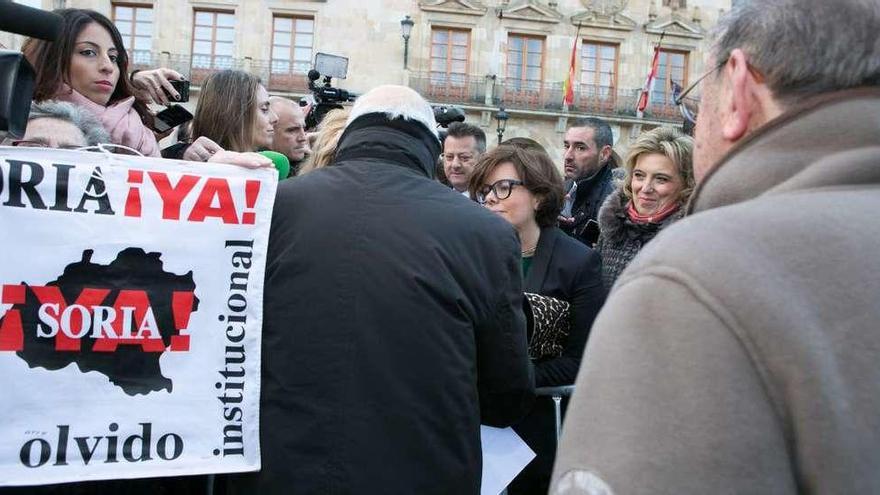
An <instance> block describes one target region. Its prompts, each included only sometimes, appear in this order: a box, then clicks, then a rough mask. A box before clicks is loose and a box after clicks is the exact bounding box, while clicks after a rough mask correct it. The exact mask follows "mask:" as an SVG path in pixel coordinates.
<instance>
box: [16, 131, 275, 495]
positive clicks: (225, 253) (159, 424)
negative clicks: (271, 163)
mask: <svg viewBox="0 0 880 495" xmlns="http://www.w3.org/2000/svg"><path fill="white" fill-rule="evenodd" d="M277 177H278V175H277V172H276V171H275V170H274V169H261V170H248V169H244V168H240V167H235V166H231V165H220V164H217V165H215V164H206V163H198V164H196V163H191V162H180V161H170V160H161V159H156V158H142V157H133V156H122V155H111V154H109V153H101V152H98V153H95V152H81V151H64V150H47V149H19V148H10V147H0V232H3V238H4V241H5V242H3V250H2V255H0V256H2V257H0V376H2V377H3V379H2V381H3V384H2V385H0V417H2V418H3V420H2V421H0V438H2V441H0V486H8V485H38V484H48V483H60V482H69V481H81V480H98V479H111V478H135V477H154V476H179V475H191V474H204V473H220V472H244V471H255V470H257V469H259V467H260V450H259V392H260V391H259V383H260V340H261V327H262V307H263V274H264V270H265V263H266V258H265V256H266V244H267V242H268V235H269V221H270V217H271V214H272V205H273V202H274V196H275V189H276V187H277V183H278V179H277Z"/></svg>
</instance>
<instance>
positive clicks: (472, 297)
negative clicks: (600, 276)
mask: <svg viewBox="0 0 880 495" xmlns="http://www.w3.org/2000/svg"><path fill="white" fill-rule="evenodd" d="M435 127H436V126H435V123H434V117H433V113H432V111H431V108H430V106H429V105H428V104H427V102H425V100H424V99H422V98H421V97H420V96H419V95H418V94H417V93H415V92H414V91H412V90H411V89H408V88H404V87H400V86H382V87H379V88H376V89H374V90H373V91H370V92H369V93H367V94H366V95H364V96H362V97H360V98H359V99H358V101H357V103H356V104H355V105H354V107H353V108H352V113H351V115H350V117H349V124H348V126H347V128H346V130H345V131H344V133H343V135H342V136H341V138H340V140H339V147H338V149H337V153H336V161H335V163H334V164H333V165H332V166H329V167H325V168H322V169H320V170H317V171H315V172H312V173H310V174H307V175H305V176H302V177H299V178H295V179H292V180H288V181H285V182H283V183H281V185H280V187H279V189H278V196H277V198H276V202H275V210H274V215H273V220H272V234H271V237H270V240H269V252H268V261H267V266H266V287H265V295H266V296H265V306H264V311H265V317H264V326H263V343H264V345H263V351H262V352H263V356H262V359H263V361H262V363H263V366H262V397H261V411H260V412H261V417H260V435H261V440H260V441H261V451H262V471H261V472H259V473H254V474H246V475H234V476H230V477H229V479H228V486H227V487H228V489H229V493H264V494H266V493H284V494H300V493H314V494H325V493H383V494H394V493H400V494H411V493H419V494H431V493H434V494H450V493H455V494H476V493H479V491H480V476H481V465H482V464H481V450H480V423H481V422H482V423H484V424H488V425H493V426H499V427H503V426H509V425H511V424H513V423H515V422H516V421H518V420H519V419H520V418H521V417H522V416H523V415H524V414H525V413H526V412H527V411H528V410H529V407H530V406H531V403H532V400H533V395H534V390H533V388H534V386H533V371H532V368H531V365H530V363H529V360H528V355H527V348H526V331H525V318H524V316H523V314H522V281H521V275H520V250H519V242H518V240H517V237H516V235H515V233H514V231H513V229H512V228H511V227H510V225H508V224H507V222H505V221H504V220H502V219H501V218H499V217H498V216H496V215H494V214H492V213H491V212H489V211H486V210H485V209H483V208H481V207H480V206H479V205H477V204H476V203H473V202H470V201H462V200H461V197H460V196H459V195H458V193H456V192H455V191H452V190H450V189H449V188H447V187H444V186H443V185H441V184H440V183H438V182H435V181H433V180H432V177H433V174H434V169H435V163H436V159H437V157H438V156H439V155H440V142H439V140H438V139H437V133H436V129H435Z"/></svg>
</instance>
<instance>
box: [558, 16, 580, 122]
mask: <svg viewBox="0 0 880 495" xmlns="http://www.w3.org/2000/svg"><path fill="white" fill-rule="evenodd" d="M580 35H581V25H580V24H578V30H577V33H576V34H575V36H574V42H572V44H571V61H570V62H569V64H568V77H567V78H566V79H565V83H563V85H562V104H563V105H567V106H571V105H572V104H574V80H575V61H576V57H577V45H578V37H579V36H580Z"/></svg>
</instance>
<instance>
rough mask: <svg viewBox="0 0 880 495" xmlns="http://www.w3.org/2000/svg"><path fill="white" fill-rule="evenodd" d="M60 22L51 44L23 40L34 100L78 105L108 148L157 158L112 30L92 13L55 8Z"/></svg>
mask: <svg viewBox="0 0 880 495" xmlns="http://www.w3.org/2000/svg"><path fill="white" fill-rule="evenodd" d="M55 13H57V14H59V15H60V16H61V17H62V19H63V21H62V24H61V30H60V32H59V34H58V38H57V39H56V41H44V40H39V39H35V38H29V39H28V40H27V41H25V43H24V45H23V46H22V52H23V53H24V55H25V57H26V58H27V60H28V61H29V62H30V63H31V65H33V66H34V69H35V72H36V84H35V88H34V100H35V101H37V102H42V101H45V100H59V101H66V102H69V103H73V104H74V105H77V106H79V107H82V108H84V109H86V110H87V111H89V112H90V113H92V114H93V115H95V116H96V117H97V118H98V119H100V120H101V123H102V124H103V125H104V128H105V129H106V130H107V132H109V133H110V140H111V142H112V143H113V144H120V145H124V146H128V147H130V148H133V149H136V150H138V151H139V152H140V153H142V154H144V155H148V156H159V146H158V144H157V142H156V136H155V135H154V134H153V131H151V130H150V129H149V128H148V127H147V126H146V125H145V124H144V121H146V122H152V119H153V117H152V114H150V111H149V110H148V109H147V106H146V104H144V103H143V102H141V101H138V100H137V99H136V98H135V96H134V92H133V89H132V86H131V82H130V81H129V79H128V77H127V74H128V54H127V52H126V50H125V46H124V45H123V43H122V36H120V34H119V31H118V30H117V29H116V26H114V25H113V23H112V22H111V21H110V19H107V18H106V17H105V16H103V15H101V14H99V13H98V12H95V11H92V10H85V9H61V10H56V11H55Z"/></svg>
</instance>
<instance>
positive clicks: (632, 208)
mask: <svg viewBox="0 0 880 495" xmlns="http://www.w3.org/2000/svg"><path fill="white" fill-rule="evenodd" d="M679 208H681V204H680V203H678V202H675V203H669V204H668V205H666V206H664V207H663V209H661V210H660V211H657V212H654V213H652V214H650V215H642V214H640V213H639V212H638V211H636V205H635V204H633V201H632V200H630V202H629V204H628V205H627V206H626V215H627V216H628V217H629V219H630V220H631V221H632V223H640V224H644V223H660V222H662V221H663V220H666V219H667V218H669V216H670V215H672V214H673V213H675V212H676V211H678V209H679Z"/></svg>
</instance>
